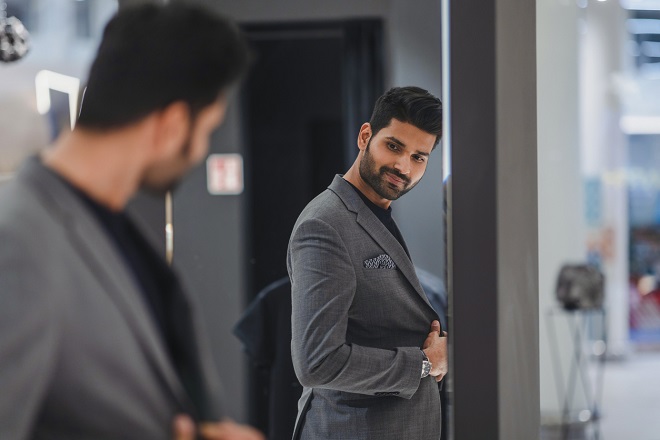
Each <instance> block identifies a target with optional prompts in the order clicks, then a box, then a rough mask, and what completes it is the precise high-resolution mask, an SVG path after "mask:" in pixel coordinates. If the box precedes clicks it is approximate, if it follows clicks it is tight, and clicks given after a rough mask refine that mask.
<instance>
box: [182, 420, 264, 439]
mask: <svg viewBox="0 0 660 440" xmlns="http://www.w3.org/2000/svg"><path fill="white" fill-rule="evenodd" d="M173 428H174V437H173V440H195V439H196V437H195V431H196V430H195V424H194V423H193V421H192V419H191V418H190V417H188V416H186V415H183V414H180V415H178V416H176V417H175V419H174V423H173ZM199 434H200V435H201V437H202V438H203V439H206V440H265V437H264V436H263V434H261V433H260V432H259V431H257V430H256V429H254V428H252V427H250V426H247V425H239V424H238V423H234V422H232V421H231V420H224V421H222V422H215V423H211V422H207V423H202V424H201V425H200V427H199Z"/></svg>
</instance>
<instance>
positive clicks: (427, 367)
mask: <svg viewBox="0 0 660 440" xmlns="http://www.w3.org/2000/svg"><path fill="white" fill-rule="evenodd" d="M429 373H431V362H429V361H422V377H426V376H428V375H429Z"/></svg>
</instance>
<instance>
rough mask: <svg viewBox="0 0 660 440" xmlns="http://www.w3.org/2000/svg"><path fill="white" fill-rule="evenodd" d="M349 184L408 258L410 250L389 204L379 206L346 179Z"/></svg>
mask: <svg viewBox="0 0 660 440" xmlns="http://www.w3.org/2000/svg"><path fill="white" fill-rule="evenodd" d="M344 180H346V179H344ZM346 182H348V184H349V185H351V187H352V188H353V189H354V190H355V192H356V193H357V194H358V195H359V196H360V198H361V199H362V201H363V202H364V204H365V205H367V207H368V208H369V209H371V212H373V213H374V214H375V215H376V217H378V220H380V221H381V223H383V225H384V226H385V227H386V228H387V230H388V231H390V233H391V234H392V235H393V236H394V238H396V239H397V241H398V242H399V243H400V244H401V247H402V248H403V250H404V251H406V254H408V258H410V252H408V247H407V246H406V242H405V241H403V235H401V231H399V228H398V227H397V226H396V223H395V222H394V218H392V207H391V206H390V207H389V208H387V209H385V208H381V207H380V206H378V205H376V204H375V203H374V202H372V201H371V200H369V198H368V197H367V196H365V195H364V194H362V191H360V190H359V189H357V187H356V186H355V185H353V184H352V183H351V182H349V181H348V180H346Z"/></svg>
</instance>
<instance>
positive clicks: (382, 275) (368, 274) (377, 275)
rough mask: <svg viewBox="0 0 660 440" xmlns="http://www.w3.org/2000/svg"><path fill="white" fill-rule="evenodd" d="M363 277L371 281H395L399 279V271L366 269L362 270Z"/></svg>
mask: <svg viewBox="0 0 660 440" xmlns="http://www.w3.org/2000/svg"><path fill="white" fill-rule="evenodd" d="M362 275H363V276H364V277H365V278H367V279H370V280H378V279H381V280H394V279H397V278H399V276H400V272H399V269H365V268H362Z"/></svg>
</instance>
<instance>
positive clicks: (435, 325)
mask: <svg viewBox="0 0 660 440" xmlns="http://www.w3.org/2000/svg"><path fill="white" fill-rule="evenodd" d="M431 331H432V332H436V333H438V335H439V334H440V322H439V321H438V320H435V321H433V322H432V323H431Z"/></svg>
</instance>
